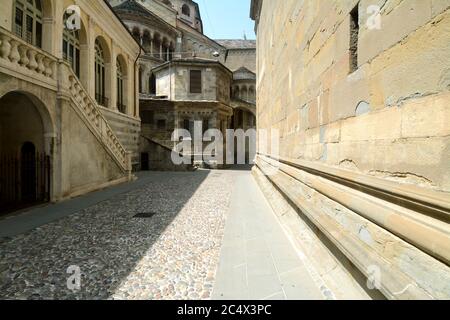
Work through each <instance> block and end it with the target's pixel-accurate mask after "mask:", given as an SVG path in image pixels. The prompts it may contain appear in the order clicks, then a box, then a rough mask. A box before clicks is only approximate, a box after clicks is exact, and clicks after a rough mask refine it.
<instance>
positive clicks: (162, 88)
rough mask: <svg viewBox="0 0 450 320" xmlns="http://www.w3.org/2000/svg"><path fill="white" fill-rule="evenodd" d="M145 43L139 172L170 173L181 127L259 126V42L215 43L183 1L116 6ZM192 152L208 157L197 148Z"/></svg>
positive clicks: (187, 1)
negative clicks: (257, 77) (256, 99)
mask: <svg viewBox="0 0 450 320" xmlns="http://www.w3.org/2000/svg"><path fill="white" fill-rule="evenodd" d="M110 3H111V5H112V6H114V10H115V12H116V13H117V15H118V16H119V17H120V18H121V19H122V21H123V22H124V23H125V24H126V25H127V26H128V28H129V30H130V32H131V33H132V34H133V36H134V37H135V38H136V40H137V41H138V42H139V43H141V45H142V47H143V52H142V55H141V58H140V60H139V66H140V67H139V79H140V86H139V92H140V105H141V118H142V135H141V140H140V153H141V168H143V169H147V168H150V169H171V170H178V169H180V168H181V169H184V167H179V166H172V165H171V159H170V155H171V150H172V149H173V147H174V144H175V142H174V141H172V140H171V138H172V134H173V133H174V132H175V130H176V129H186V130H188V131H190V132H191V134H192V135H193V133H194V132H193V131H194V130H193V128H194V122H195V121H198V122H202V124H203V125H202V126H203V131H206V129H219V130H221V131H222V132H223V133H224V134H225V130H226V129H233V128H235V127H236V126H240V127H242V128H246V129H248V128H254V126H255V123H256V121H255V115H256V114H255V110H256V108H255V96H256V95H255V83H256V76H255V74H254V71H255V70H254V69H255V64H256V45H255V42H254V41H246V40H217V41H216V40H213V39H210V38H208V37H207V36H206V35H205V34H204V33H203V22H202V19H201V14H200V10H199V7H198V4H197V3H195V2H194V1H190V0H178V1H157V0H152V1H149V0H145V1H131V0H123V1H120V0H119V1H117V0H116V1H114V0H113V1H110ZM191 151H192V152H191V154H194V153H196V152H197V153H198V152H200V153H201V152H202V151H201V150H196V151H194V150H191Z"/></svg>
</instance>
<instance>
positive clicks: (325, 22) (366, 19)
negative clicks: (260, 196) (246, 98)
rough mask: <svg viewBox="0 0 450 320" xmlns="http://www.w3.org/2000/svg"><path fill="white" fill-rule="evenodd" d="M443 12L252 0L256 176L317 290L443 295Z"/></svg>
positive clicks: (448, 43)
mask: <svg viewBox="0 0 450 320" xmlns="http://www.w3.org/2000/svg"><path fill="white" fill-rule="evenodd" d="M378 5H379V6H378ZM449 8H450V1H447V0H442V1H432V0H417V1H415V0H403V1H402V0H399V1H393V0H388V1H366V0H361V1H357V0H345V1H342V0H339V1H337V0H336V1H329V0H319V1H296V0H285V1H271V0H253V1H252V9H251V16H252V18H253V19H254V20H255V22H256V30H257V81H256V83H257V85H256V88H257V90H256V91H257V93H258V94H257V99H256V100H257V122H258V129H260V130H268V131H270V130H274V129H276V130H277V131H278V132H279V139H278V138H277V139H276V141H272V144H269V147H267V148H266V147H264V146H263V144H261V141H260V144H259V146H258V156H257V168H256V169H255V171H254V172H255V176H256V177H257V179H258V181H259V182H260V184H261V187H262V188H263V190H264V191H265V192H266V194H267V197H268V198H269V200H270V202H271V203H272V204H273V207H274V209H275V211H277V213H278V214H280V219H281V220H282V221H283V223H284V224H285V225H286V226H287V228H288V229H289V230H290V231H291V232H292V233H293V235H294V238H295V239H296V241H297V243H298V244H299V246H300V247H302V248H303V249H304V250H305V252H306V253H307V257H308V259H310V260H311V262H312V263H313V264H314V265H316V267H317V270H319V275H318V276H319V277H318V279H319V280H320V281H322V283H323V284H324V288H328V289H329V291H327V292H328V294H329V295H333V294H334V296H335V297H338V298H358V299H359V298H389V299H418V298H421V299H432V298H436V299H448V298H449V297H450V269H449V262H450V225H449V214H450V200H449V199H450V167H449V159H450V138H449V133H450V131H449V130H450V126H449V119H450V91H449V89H450V73H449V70H450V10H449ZM277 142H279V144H278V146H279V147H278V148H276V145H275V144H274V143H277ZM274 169H275V170H274ZM281 211H282V212H281ZM366 283H369V284H366Z"/></svg>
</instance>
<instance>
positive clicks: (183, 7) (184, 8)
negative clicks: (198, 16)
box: [181, 4, 191, 17]
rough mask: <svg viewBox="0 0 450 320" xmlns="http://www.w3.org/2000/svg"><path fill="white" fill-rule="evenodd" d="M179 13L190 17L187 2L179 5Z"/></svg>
mask: <svg viewBox="0 0 450 320" xmlns="http://www.w3.org/2000/svg"><path fill="white" fill-rule="evenodd" d="M181 13H182V14H184V15H185V16H188V17H190V16H191V8H190V7H189V6H188V5H187V4H183V5H182V6H181Z"/></svg>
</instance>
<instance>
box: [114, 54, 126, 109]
mask: <svg viewBox="0 0 450 320" xmlns="http://www.w3.org/2000/svg"><path fill="white" fill-rule="evenodd" d="M116 83H117V85H116V91H117V109H118V110H119V111H120V112H122V113H125V114H126V113H127V112H128V106H127V105H128V64H127V60H126V59H125V57H124V56H123V55H122V54H118V55H117V57H116Z"/></svg>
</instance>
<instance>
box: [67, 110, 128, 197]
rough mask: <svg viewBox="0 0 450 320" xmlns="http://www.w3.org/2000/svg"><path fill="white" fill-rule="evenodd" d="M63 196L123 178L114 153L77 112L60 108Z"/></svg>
mask: <svg viewBox="0 0 450 320" xmlns="http://www.w3.org/2000/svg"><path fill="white" fill-rule="evenodd" d="M61 123H62V125H61V171H62V173H61V180H62V184H61V186H62V190H61V192H62V197H63V198H67V197H73V196H77V195H80V194H84V193H87V192H89V191H92V190H96V189H99V188H101V186H107V185H108V183H113V182H114V181H116V180H119V179H122V178H124V176H125V175H124V173H123V171H122V170H121V169H120V168H119V166H118V165H117V164H116V162H115V161H114V160H113V158H112V156H111V155H110V154H109V153H108V152H107V151H106V150H105V148H104V146H102V145H101V144H100V143H99V141H98V140H97V138H96V137H95V136H94V135H93V134H92V132H91V131H90V130H89V128H88V127H87V126H86V124H85V123H84V122H83V120H82V119H81V118H80V116H79V115H78V114H77V112H75V111H74V109H73V108H72V107H71V106H70V105H68V104H66V103H65V102H64V103H63V105H62V110H61Z"/></svg>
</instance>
